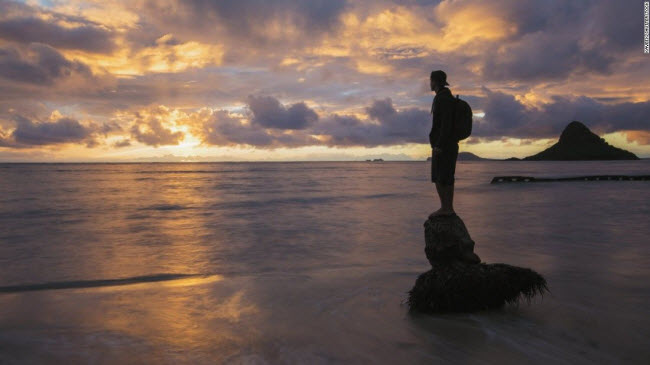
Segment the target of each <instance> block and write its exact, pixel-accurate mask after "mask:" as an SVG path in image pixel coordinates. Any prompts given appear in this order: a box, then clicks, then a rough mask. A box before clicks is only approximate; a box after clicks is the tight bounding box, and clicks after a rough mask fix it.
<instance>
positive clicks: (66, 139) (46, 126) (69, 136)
mask: <svg viewBox="0 0 650 365" xmlns="http://www.w3.org/2000/svg"><path fill="white" fill-rule="evenodd" d="M14 121H15V124H16V129H14V130H13V132H11V133H10V134H9V135H4V134H3V135H0V146H3V147H14V148H26V147H33V146H44V145H55V144H62V143H86V145H88V146H94V145H95V144H96V142H95V141H94V138H93V135H94V133H95V131H96V128H95V127H94V126H85V125H83V124H81V123H79V121H77V120H75V119H72V118H59V119H57V120H55V121H51V122H47V121H46V122H33V121H31V120H30V119H27V118H25V117H23V116H16V117H15V118H14Z"/></svg>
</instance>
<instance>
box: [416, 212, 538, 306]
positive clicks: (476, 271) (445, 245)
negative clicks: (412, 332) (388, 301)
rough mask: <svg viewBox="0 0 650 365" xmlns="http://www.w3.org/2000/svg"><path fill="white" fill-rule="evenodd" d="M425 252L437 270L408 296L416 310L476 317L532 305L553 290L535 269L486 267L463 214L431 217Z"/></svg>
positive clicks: (423, 277)
mask: <svg viewBox="0 0 650 365" xmlns="http://www.w3.org/2000/svg"><path fill="white" fill-rule="evenodd" d="M424 240H425V248H424V252H425V254H426V256H427V259H428V260H429V263H430V264H431V270H429V271H427V272H425V273H423V274H420V276H419V277H418V278H417V280H416V282H415V286H414V287H413V288H412V289H411V290H410V291H409V292H408V294H409V298H408V305H409V307H410V310H411V311H419V312H432V313H440V312H470V311H476V310H482V309H493V308H498V307H501V306H503V305H504V304H506V303H518V301H519V300H520V299H522V298H525V299H527V300H528V302H529V303H530V300H531V298H532V297H533V296H535V295H536V294H540V295H543V293H544V291H548V288H547V285H546V280H545V279H544V278H543V277H542V276H541V275H539V274H538V273H536V272H534V271H533V270H531V269H527V268H521V267H516V266H511V265H507V264H503V263H498V264H486V263H482V262H481V259H480V258H479V257H478V256H477V255H476V254H475V253H474V241H473V240H472V238H471V237H470V235H469V232H468V231H467V228H466V227H465V223H464V222H463V220H462V219H460V217H459V216H458V215H457V214H453V215H440V216H429V218H428V219H427V220H426V221H425V222H424Z"/></svg>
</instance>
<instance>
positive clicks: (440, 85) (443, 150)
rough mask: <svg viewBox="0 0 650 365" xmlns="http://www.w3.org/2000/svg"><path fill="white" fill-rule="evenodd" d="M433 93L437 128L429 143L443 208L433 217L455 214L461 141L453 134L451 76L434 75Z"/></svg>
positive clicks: (434, 176) (433, 180) (432, 74)
mask: <svg viewBox="0 0 650 365" xmlns="http://www.w3.org/2000/svg"><path fill="white" fill-rule="evenodd" d="M429 79H430V83H431V90H432V91H435V92H436V96H435V97H434V98H433V104H432V105H431V113H432V114H433V126H432V128H431V132H429V143H430V144H431V148H432V157H431V182H434V183H436V190H437V191H438V197H439V198H440V205H441V207H440V209H438V210H436V211H435V212H433V213H431V216H438V215H453V214H456V213H455V212H454V207H453V199H454V180H455V179H454V174H455V172H456V159H457V158H458V141H457V140H456V138H455V136H454V135H453V123H454V120H453V112H454V106H455V100H454V97H453V95H452V94H451V90H449V88H447V87H446V86H445V85H449V83H447V74H446V73H445V72H444V71H442V70H436V71H433V72H431V76H430V77H429Z"/></svg>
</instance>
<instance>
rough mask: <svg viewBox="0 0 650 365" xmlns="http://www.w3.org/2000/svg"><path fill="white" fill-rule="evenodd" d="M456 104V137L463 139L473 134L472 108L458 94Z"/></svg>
mask: <svg viewBox="0 0 650 365" xmlns="http://www.w3.org/2000/svg"><path fill="white" fill-rule="evenodd" d="M455 100H456V101H455V104H454V131H453V133H454V137H456V139H457V140H459V141H461V140H463V139H465V138H467V137H469V135H470V134H472V108H471V107H470V106H469V104H467V102H466V101H465V100H463V99H461V98H459V95H458V94H456V98H455Z"/></svg>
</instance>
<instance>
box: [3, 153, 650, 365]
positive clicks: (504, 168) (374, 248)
mask: <svg viewBox="0 0 650 365" xmlns="http://www.w3.org/2000/svg"><path fill="white" fill-rule="evenodd" d="M429 171H430V167H429V163H428V162H424V161H422V162H372V163H370V162H290V163H276V162H273V163H268V162H267V163H197V164H193V163H138V164H0V363H1V364H14V363H16V364H25V363H26V364H30V363H34V364H43V363H44V364H71V363H94V364H117V363H120V364H130V363H134V364H139V363H142V364H172V363H191V364H214V363H234V364H330V363H333V364H337V363H340V364H344V363H345V364H349V363H364V364H367V363H378V364H379V363H382V364H384V363H385V364H432V363H433V364H437V363H440V364H446V363H449V364H494V363H500V364H522V363H528V364H548V363H553V364H593V363H608V364H614V363H625V364H632V363H647V361H648V359H650V346H649V345H650V316H649V315H648V308H650V248H649V245H650V239H649V238H648V237H650V224H649V218H650V182H648V181H584V182H582V181H573V182H544V183H519V184H490V181H491V179H492V177H493V176H497V175H530V176H536V177H546V176H574V175H595V174H650V160H641V161H589V162H535V161H476V162H474V161H471V162H470V161H459V162H458V165H457V169H456V187H455V194H454V207H455V210H456V211H457V213H458V214H459V216H460V217H461V218H462V219H463V220H464V222H465V224H466V226H467V228H468V230H469V232H470V235H471V236H472V238H473V239H474V241H475V242H476V247H475V252H476V253H477V254H478V255H479V256H480V257H481V259H482V260H483V261H484V262H488V263H498V262H502V263H508V264H511V265H517V266H522V267H529V268H531V269H533V270H535V271H537V272H539V273H540V274H542V275H543V276H544V277H545V278H546V280H547V282H548V286H549V289H550V290H551V293H549V294H546V295H545V296H543V297H537V298H536V299H534V300H533V301H532V302H531V303H530V304H527V303H526V302H523V303H522V304H520V305H518V306H507V307H505V308H503V309H500V310H492V311H483V312H476V313H471V314H445V315H420V314H409V313H408V307H407V305H406V304H405V300H406V298H407V292H408V290H410V289H411V288H412V286H413V284H414V283H415V280H416V279H417V277H418V275H419V274H421V273H423V272H425V271H427V270H428V269H429V268H430V265H429V263H428V262H427V260H426V257H425V255H424V227H423V223H424V221H425V220H426V218H427V216H428V215H429V214H430V213H431V212H432V211H434V210H436V209H438V207H439V202H438V198H437V195H436V193H435V186H434V185H433V184H432V183H431V182H430V180H429V179H430V177H429Z"/></svg>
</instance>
